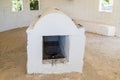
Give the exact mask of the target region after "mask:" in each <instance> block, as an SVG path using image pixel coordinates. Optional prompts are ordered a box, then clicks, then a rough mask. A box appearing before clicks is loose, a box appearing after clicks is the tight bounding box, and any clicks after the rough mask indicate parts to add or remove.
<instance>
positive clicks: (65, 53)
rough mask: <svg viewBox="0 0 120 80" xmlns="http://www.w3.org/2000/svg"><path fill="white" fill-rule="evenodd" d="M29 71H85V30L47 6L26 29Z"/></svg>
mask: <svg viewBox="0 0 120 80" xmlns="http://www.w3.org/2000/svg"><path fill="white" fill-rule="evenodd" d="M26 32H27V73H28V74H32V73H46V74H49V73H64V72H80V73H82V68H83V58H84V47H85V34H84V32H85V30H84V28H83V27H80V26H79V25H77V24H75V23H74V22H73V21H72V19H71V18H69V17H68V16H66V15H65V14H64V13H62V12H61V11H59V10H58V9H56V8H54V9H48V10H46V11H44V12H43V13H42V15H41V16H39V17H36V18H35V20H34V21H33V23H32V24H31V25H30V26H29V27H28V29H27V31H26Z"/></svg>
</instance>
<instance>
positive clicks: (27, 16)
mask: <svg viewBox="0 0 120 80" xmlns="http://www.w3.org/2000/svg"><path fill="white" fill-rule="evenodd" d="M11 1H12V0H0V32H1V31H5V30H9V29H13V28H18V27H23V26H28V25H29V24H30V23H31V21H32V20H33V18H34V17H35V16H36V15H39V14H40V10H38V11H30V9H29V0H23V11H20V12H12V2H11Z"/></svg>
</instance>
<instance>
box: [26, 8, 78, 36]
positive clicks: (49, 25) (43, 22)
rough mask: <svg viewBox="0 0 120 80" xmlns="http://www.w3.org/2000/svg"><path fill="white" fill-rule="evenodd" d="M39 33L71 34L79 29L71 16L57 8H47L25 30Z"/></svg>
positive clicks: (76, 32)
mask: <svg viewBox="0 0 120 80" xmlns="http://www.w3.org/2000/svg"><path fill="white" fill-rule="evenodd" d="M30 30H31V31H32V32H34V33H36V34H40V35H72V34H78V33H79V29H78V28H77V26H76V25H75V23H74V22H73V21H72V19H71V18H69V17H68V16H66V15H65V14H64V13H63V12H61V11H60V10H59V9H57V8H48V9H47V10H45V11H43V13H42V15H41V16H40V17H37V18H36V20H34V22H33V23H32V24H31V25H30V27H29V28H28V30H27V31H30Z"/></svg>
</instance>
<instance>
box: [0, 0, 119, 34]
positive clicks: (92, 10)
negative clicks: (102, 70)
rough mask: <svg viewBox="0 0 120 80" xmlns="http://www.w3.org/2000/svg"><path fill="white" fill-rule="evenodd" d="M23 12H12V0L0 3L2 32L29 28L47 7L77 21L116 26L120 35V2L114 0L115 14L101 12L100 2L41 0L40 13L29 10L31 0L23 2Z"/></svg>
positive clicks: (89, 0)
mask: <svg viewBox="0 0 120 80" xmlns="http://www.w3.org/2000/svg"><path fill="white" fill-rule="evenodd" d="M23 3H24V5H23V6H24V10H23V11H22V12H11V0H1V1H0V31H4V30H7V29H11V28H16V27H22V26H28V25H29V24H30V23H31V21H32V19H33V17H34V16H36V15H39V14H40V13H41V12H40V11H42V10H44V9H46V8H47V7H57V8H59V9H60V10H61V11H63V12H64V13H66V14H67V15H68V16H70V17H71V18H73V19H77V20H79V19H80V20H81V19H82V20H88V21H95V22H101V23H106V24H110V25H114V26H116V28H117V30H116V34H117V35H120V15H119V14H120V5H119V3H120V0H114V6H113V12H112V13H105V12H99V11H98V8H99V0H40V9H41V10H39V11H30V10H29V0H23Z"/></svg>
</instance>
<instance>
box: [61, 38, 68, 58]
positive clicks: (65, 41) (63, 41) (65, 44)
mask: <svg viewBox="0 0 120 80" xmlns="http://www.w3.org/2000/svg"><path fill="white" fill-rule="evenodd" d="M59 40H60V41H59V44H60V49H61V51H62V54H63V55H64V56H65V58H66V59H67V60H68V58H69V38H68V36H60V39H59Z"/></svg>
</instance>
